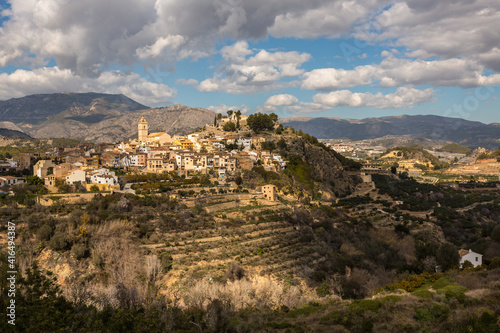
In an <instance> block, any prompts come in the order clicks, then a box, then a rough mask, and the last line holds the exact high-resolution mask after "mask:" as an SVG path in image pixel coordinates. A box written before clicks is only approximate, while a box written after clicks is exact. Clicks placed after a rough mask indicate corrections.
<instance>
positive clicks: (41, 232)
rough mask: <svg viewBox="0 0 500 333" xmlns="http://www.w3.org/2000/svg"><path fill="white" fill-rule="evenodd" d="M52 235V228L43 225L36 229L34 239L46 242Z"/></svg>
mask: <svg viewBox="0 0 500 333" xmlns="http://www.w3.org/2000/svg"><path fill="white" fill-rule="evenodd" d="M52 233H53V230H52V227H51V226H50V225H48V224H44V225H42V226H41V227H40V228H39V229H38V231H37V233H36V237H37V238H38V239H39V240H46V241H48V240H49V239H50V237H51V236H52Z"/></svg>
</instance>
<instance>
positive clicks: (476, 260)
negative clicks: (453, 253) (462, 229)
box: [458, 249, 483, 268]
mask: <svg viewBox="0 0 500 333" xmlns="http://www.w3.org/2000/svg"><path fill="white" fill-rule="evenodd" d="M458 254H460V268H462V267H463V264H464V263H465V262H466V261H469V262H470V263H471V264H472V265H473V266H474V267H477V266H481V265H482V264H483V255H482V254H479V253H476V252H473V251H472V250H471V249H469V251H467V250H463V249H462V250H460V251H458Z"/></svg>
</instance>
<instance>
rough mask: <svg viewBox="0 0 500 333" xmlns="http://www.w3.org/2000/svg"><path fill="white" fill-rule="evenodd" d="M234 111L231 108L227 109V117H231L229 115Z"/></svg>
mask: <svg viewBox="0 0 500 333" xmlns="http://www.w3.org/2000/svg"><path fill="white" fill-rule="evenodd" d="M233 113H234V111H233V110H228V111H227V116H228V118H231V116H232V115H233Z"/></svg>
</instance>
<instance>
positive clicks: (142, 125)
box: [137, 116, 149, 142]
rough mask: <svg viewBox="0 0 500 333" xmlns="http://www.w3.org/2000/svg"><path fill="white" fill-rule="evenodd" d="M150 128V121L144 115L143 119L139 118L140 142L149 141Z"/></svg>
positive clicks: (138, 131)
mask: <svg viewBox="0 0 500 333" xmlns="http://www.w3.org/2000/svg"><path fill="white" fill-rule="evenodd" d="M148 129H149V126H148V122H147V121H146V119H144V116H142V117H141V120H139V124H138V125H137V133H138V138H139V142H146V141H147V138H148Z"/></svg>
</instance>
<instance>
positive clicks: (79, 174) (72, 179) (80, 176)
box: [66, 169, 87, 185]
mask: <svg viewBox="0 0 500 333" xmlns="http://www.w3.org/2000/svg"><path fill="white" fill-rule="evenodd" d="M86 181H87V173H86V172H85V171H83V170H80V169H77V170H73V171H71V172H70V173H69V174H68V175H66V183H68V184H70V185H73V184H74V183H76V182H81V183H82V184H84V183H85V182H86Z"/></svg>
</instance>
